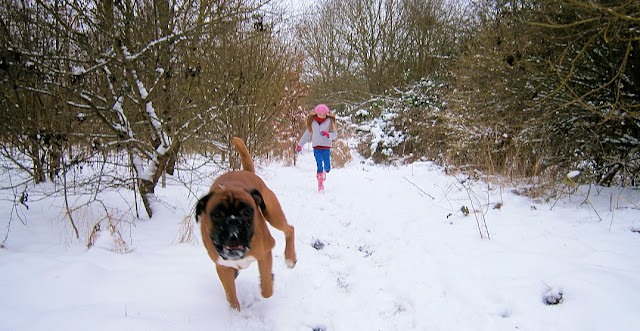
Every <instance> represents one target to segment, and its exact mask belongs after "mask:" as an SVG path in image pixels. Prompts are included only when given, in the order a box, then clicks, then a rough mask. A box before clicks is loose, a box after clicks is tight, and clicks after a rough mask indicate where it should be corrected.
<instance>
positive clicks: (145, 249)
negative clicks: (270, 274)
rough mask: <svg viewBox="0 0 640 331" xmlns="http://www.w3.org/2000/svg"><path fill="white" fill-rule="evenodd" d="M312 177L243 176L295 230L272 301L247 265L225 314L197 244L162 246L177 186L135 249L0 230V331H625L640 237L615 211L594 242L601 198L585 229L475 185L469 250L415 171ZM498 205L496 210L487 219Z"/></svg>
mask: <svg viewBox="0 0 640 331" xmlns="http://www.w3.org/2000/svg"><path fill="white" fill-rule="evenodd" d="M314 170H315V166H314V164H313V157H312V155H311V153H309V152H308V151H306V152H304V153H303V154H302V155H301V158H300V160H299V164H298V166H296V167H282V166H278V165H270V166H266V167H259V168H258V173H259V174H260V175H261V176H262V177H263V179H264V180H265V182H266V183H267V184H268V185H269V186H270V187H271V188H272V189H273V190H274V191H275V192H276V194H277V195H278V197H279V199H280V202H281V204H282V207H283V209H284V211H285V213H286V215H287V218H288V219H289V222H290V223H291V224H292V225H294V226H295V227H296V236H297V237H296V244H297V251H298V261H299V262H298V264H297V266H296V267H295V268H294V269H287V268H286V267H285V265H284V259H283V254H282V253H283V246H282V242H283V236H282V235H281V234H280V233H279V232H277V231H275V230H274V231H272V233H273V235H274V237H275V238H276V240H277V241H278V244H277V246H276V249H275V250H274V257H275V259H274V274H275V291H274V296H273V297H272V298H270V299H263V298H262V297H261V296H260V290H259V286H258V284H259V280H258V272H257V266H256V265H252V266H251V267H250V268H249V269H247V270H243V271H242V272H241V273H240V276H239V277H238V279H237V287H238V296H239V300H240V303H241V306H242V312H240V313H237V312H235V311H231V310H230V309H229V308H228V307H227V302H226V300H225V298H224V293H223V291H222V287H221V285H220V282H219V280H218V279H217V275H216V273H215V268H214V265H213V262H211V261H210V260H209V258H208V257H207V255H206V253H205V251H204V248H203V247H202V246H201V244H199V243H195V244H176V243H175V242H174V239H175V237H176V233H178V232H179V222H180V220H182V218H183V217H184V216H185V215H187V214H189V213H190V210H191V208H192V206H193V203H195V201H182V200H184V198H183V197H184V196H185V192H184V191H183V190H181V189H180V188H175V187H174V188H171V187H170V188H167V189H163V190H159V192H158V193H159V195H160V196H162V197H163V198H164V199H166V201H172V204H171V205H170V206H166V207H165V209H164V210H163V211H161V212H160V213H158V214H159V215H158V218H157V219H155V218H154V219H153V220H151V221H140V222H138V224H137V225H136V226H135V227H133V228H131V234H130V235H129V234H127V236H128V237H127V238H128V239H130V240H131V246H132V248H133V249H134V250H133V252H132V253H129V254H124V255H123V254H115V253H113V252H111V251H108V250H105V249H103V248H100V247H98V248H94V249H92V250H90V251H86V250H84V249H83V248H82V247H81V245H79V244H77V243H72V244H70V245H65V244H64V243H65V242H68V239H65V238H64V235H60V234H59V233H60V231H59V230H58V228H59V225H57V224H51V222H47V221H43V220H42V219H46V218H47V217H46V215H48V207H49V205H46V204H44V203H43V204H40V205H34V206H33V208H31V209H30V211H29V213H31V214H30V216H31V217H32V218H33V221H30V222H29V226H27V227H25V226H22V225H19V226H16V225H14V228H13V230H12V233H11V237H10V240H9V242H8V244H7V249H5V250H2V251H0V293H2V295H3V298H4V300H2V301H1V302H0V330H43V329H47V330H85V329H92V330H327V331H332V330H516V329H518V330H631V329H637V326H638V325H640V301H639V300H638V298H639V297H640V234H639V233H634V232H632V231H630V228H631V227H634V226H638V225H640V219H638V216H639V213H638V210H636V209H631V208H619V209H616V210H615V212H614V219H613V226H612V229H611V231H609V230H608V228H609V221H610V220H611V213H610V212H609V209H608V203H609V199H610V194H609V195H607V194H605V193H602V194H601V195H600V196H594V197H592V199H591V200H592V202H593V203H594V205H595V206H596V208H597V209H598V213H599V214H600V216H601V217H603V218H604V219H605V221H602V222H600V221H598V219H597V217H596V216H595V213H594V210H593V208H592V207H590V206H587V205H582V206H580V202H581V200H580V199H579V198H576V199H573V200H577V201H573V202H566V203H564V202H560V203H559V204H558V205H557V206H556V207H555V208H554V209H553V210H550V207H551V206H550V205H539V204H535V203H533V202H531V201H529V200H527V199H525V198H522V197H518V196H515V195H513V194H511V193H509V192H508V191H506V190H505V191H501V190H500V189H499V188H498V187H492V190H491V192H490V193H489V195H487V193H486V189H487V186H486V185H482V184H478V185H477V186H475V187H474V188H473V191H474V193H475V194H477V198H476V201H475V202H476V203H481V204H487V203H488V204H489V208H488V209H487V212H486V215H485V219H486V221H487V225H488V228H489V230H490V234H491V237H492V239H491V240H488V239H481V238H480V235H479V233H478V228H477V225H476V219H475V217H474V216H473V215H469V216H465V215H464V214H463V213H462V212H461V211H460V208H461V207H462V206H463V205H466V206H468V207H471V205H470V203H469V196H468V194H467V192H466V191H465V190H464V189H462V186H461V185H460V184H459V183H458V181H457V180H456V179H455V178H454V177H451V176H445V175H444V174H442V172H441V171H440V170H439V169H438V168H437V167H434V166H432V165H430V164H428V163H417V164H414V165H410V166H403V167H397V168H396V167H383V166H370V165H364V164H359V163H358V162H353V163H352V164H350V165H348V166H347V167H346V168H343V169H334V170H333V171H332V172H331V173H330V174H329V178H328V180H327V183H326V193H325V194H324V195H320V194H318V193H317V192H315V185H316V183H315V174H314ZM409 181H411V183H410V182H409ZM412 183H413V184H415V186H414V185H413V184H412ZM209 184H210V182H208V183H202V189H203V190H204V189H205V188H206V187H208V186H209ZM416 186H417V187H416ZM420 190H422V191H424V192H426V193H427V194H429V195H431V196H433V197H434V198H435V199H432V198H431V197H429V196H428V195H426V194H424V193H423V192H421V191H420ZM635 199H636V201H637V196H636V197H635ZM180 201H182V202H180ZM499 202H500V203H503V206H502V207H501V208H500V209H493V207H492V206H493V205H494V204H496V203H499ZM3 206H4V205H3ZM623 207H624V206H623ZM3 208H4V207H3ZM449 214H452V215H451V216H449V217H447V216H448V215H449ZM38 216H42V217H40V218H42V219H39V217H38ZM56 231H57V232H56ZM52 234H53V235H52ZM547 284H548V285H549V286H552V287H557V288H560V289H562V291H563V293H564V298H563V302H562V303H561V304H559V305H555V306H548V305H545V304H543V294H544V293H545V292H546V291H548V287H547Z"/></svg>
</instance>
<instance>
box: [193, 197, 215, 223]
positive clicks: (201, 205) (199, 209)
mask: <svg viewBox="0 0 640 331" xmlns="http://www.w3.org/2000/svg"><path fill="white" fill-rule="evenodd" d="M212 195H213V192H209V194H207V195H205V196H203V197H202V198H200V200H198V203H196V223H198V221H200V218H199V216H200V214H201V213H202V212H203V211H204V209H205V208H206V207H207V202H208V201H209V198H211V196H212Z"/></svg>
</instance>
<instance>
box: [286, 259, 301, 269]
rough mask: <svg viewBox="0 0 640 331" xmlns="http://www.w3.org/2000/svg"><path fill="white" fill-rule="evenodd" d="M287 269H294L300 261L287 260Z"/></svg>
mask: <svg viewBox="0 0 640 331" xmlns="http://www.w3.org/2000/svg"><path fill="white" fill-rule="evenodd" d="M286 261H287V267H289V269H291V268H293V267H295V266H296V263H298V260H289V259H287V260H286Z"/></svg>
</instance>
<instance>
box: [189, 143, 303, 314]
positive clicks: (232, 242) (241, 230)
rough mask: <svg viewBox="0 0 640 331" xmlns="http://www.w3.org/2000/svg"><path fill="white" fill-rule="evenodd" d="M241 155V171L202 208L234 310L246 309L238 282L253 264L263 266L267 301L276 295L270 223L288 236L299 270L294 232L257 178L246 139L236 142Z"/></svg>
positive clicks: (290, 261) (216, 185) (205, 237)
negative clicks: (239, 293) (239, 271)
mask: <svg viewBox="0 0 640 331" xmlns="http://www.w3.org/2000/svg"><path fill="white" fill-rule="evenodd" d="M233 144H234V145H235V146H236V149H237V150H238V152H239V153H240V160H241V162H242V169H243V170H241V171H231V172H227V173H225V174H223V175H221V176H220V177H218V179H216V180H215V182H213V185H212V186H211V188H210V189H209V194H207V195H205V196H204V197H202V198H201V199H200V200H199V201H198V203H197V205H196V221H201V225H200V230H201V232H202V241H203V242H204V247H205V248H206V249H207V252H208V253H209V257H211V259H212V260H213V262H215V263H216V270H217V271H218V276H219V277H220V281H221V282H222V286H223V287H224V291H225V292H226V294H227V300H228V301H229V304H230V305H231V308H234V309H236V310H240V304H239V303H238V297H237V295H236V284H235V277H236V276H237V275H238V270H240V269H244V268H246V267H248V266H249V264H251V262H253V261H258V268H259V270H260V287H261V289H262V296H263V297H265V298H268V297H270V296H271V295H272V294H273V274H272V273H271V266H272V264H273V257H272V255H271V249H273V247H274V245H275V240H274V239H273V237H272V236H271V233H270V232H269V228H268V227H267V223H266V222H265V220H266V221H267V222H269V224H271V226H273V227H274V228H276V229H278V230H280V231H282V232H284V236H285V241H286V243H285V249H284V257H285V260H286V262H287V266H288V267H289V268H293V267H294V266H295V265H296V262H297V260H296V251H295V244H294V229H293V227H292V226H291V225H289V224H288V223H287V219H286V218H285V216H284V213H283V212H282V208H281V207H280V203H279V202H278V199H277V198H276V196H275V194H274V193H273V192H272V191H271V190H270V189H269V188H268V187H267V186H266V185H265V183H264V182H263V181H262V179H260V177H258V176H256V174H255V170H254V168H253V161H252V160H251V156H250V155H249V152H248V151H247V147H246V146H245V144H244V142H243V141H242V139H240V138H233Z"/></svg>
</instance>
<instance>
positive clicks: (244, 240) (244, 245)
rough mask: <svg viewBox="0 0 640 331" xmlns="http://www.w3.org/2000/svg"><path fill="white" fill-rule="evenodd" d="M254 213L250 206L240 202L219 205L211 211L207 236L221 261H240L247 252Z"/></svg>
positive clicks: (249, 245) (249, 246) (251, 236)
mask: <svg viewBox="0 0 640 331" xmlns="http://www.w3.org/2000/svg"><path fill="white" fill-rule="evenodd" d="M254 213H255V211H254V209H253V207H252V206H250V205H248V204H246V203H244V202H243V201H240V200H235V201H234V200H232V201H228V202H225V203H221V204H219V205H217V206H216V207H215V208H214V209H213V210H211V213H210V214H209V217H210V218H211V222H212V223H213V227H212V229H211V233H210V234H209V236H210V237H211V240H212V241H213V244H214V246H215V247H216V251H217V252H218V254H219V255H220V256H221V257H222V258H223V259H225V260H240V259H242V258H243V257H244V256H245V254H246V253H247V252H248V251H249V249H250V248H251V238H253V217H254Z"/></svg>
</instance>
